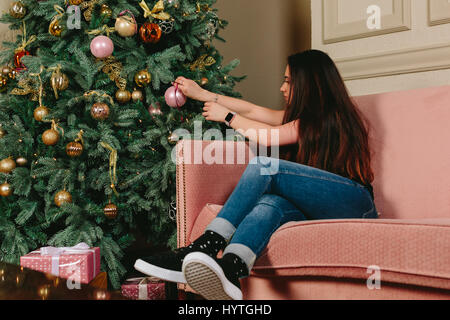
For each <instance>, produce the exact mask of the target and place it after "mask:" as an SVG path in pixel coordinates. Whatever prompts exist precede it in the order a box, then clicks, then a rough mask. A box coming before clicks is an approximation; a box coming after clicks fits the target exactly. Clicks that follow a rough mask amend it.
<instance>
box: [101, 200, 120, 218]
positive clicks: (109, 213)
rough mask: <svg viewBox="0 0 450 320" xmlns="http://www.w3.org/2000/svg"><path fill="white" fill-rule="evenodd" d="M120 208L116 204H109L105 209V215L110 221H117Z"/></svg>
mask: <svg viewBox="0 0 450 320" xmlns="http://www.w3.org/2000/svg"><path fill="white" fill-rule="evenodd" d="M117 212H118V208H117V206H116V205H115V204H114V203H109V204H107V205H106V207H105V208H104V209H103V213H104V214H105V216H106V217H107V218H108V219H115V218H116V217H117Z"/></svg>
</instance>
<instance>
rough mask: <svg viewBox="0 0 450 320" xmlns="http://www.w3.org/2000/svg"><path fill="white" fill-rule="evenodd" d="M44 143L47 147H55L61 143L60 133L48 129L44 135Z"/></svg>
mask: <svg viewBox="0 0 450 320" xmlns="http://www.w3.org/2000/svg"><path fill="white" fill-rule="evenodd" d="M42 141H43V142H44V144H45V145H47V146H53V145H55V144H57V143H58V141H59V132H58V131H56V130H54V129H48V130H46V131H44V133H43V134H42Z"/></svg>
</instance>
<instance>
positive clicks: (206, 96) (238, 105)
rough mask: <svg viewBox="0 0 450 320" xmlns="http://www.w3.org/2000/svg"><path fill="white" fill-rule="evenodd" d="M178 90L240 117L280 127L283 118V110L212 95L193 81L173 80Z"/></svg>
mask: <svg viewBox="0 0 450 320" xmlns="http://www.w3.org/2000/svg"><path fill="white" fill-rule="evenodd" d="M175 82H176V83H178V85H179V86H180V90H181V91H182V92H183V93H184V94H185V95H186V96H187V97H189V98H191V99H195V100H198V101H202V102H216V103H219V104H221V105H223V106H224V107H226V108H228V109H229V110H231V111H234V112H236V113H238V114H240V115H241V116H244V117H246V118H248V119H251V120H255V121H258V122H263V123H267V124H270V125H274V126H276V125H281V124H282V123H283V118H284V113H285V111H284V110H272V109H269V108H265V107H260V106H257V105H255V104H253V103H250V102H247V101H245V100H242V99H237V98H233V97H227V96H224V95H219V94H216V93H212V92H210V91H208V90H205V89H203V88H202V87H200V86H199V85H198V84H197V83H196V82H195V81H193V80H190V79H186V78H184V77H178V78H177V79H176V80H175Z"/></svg>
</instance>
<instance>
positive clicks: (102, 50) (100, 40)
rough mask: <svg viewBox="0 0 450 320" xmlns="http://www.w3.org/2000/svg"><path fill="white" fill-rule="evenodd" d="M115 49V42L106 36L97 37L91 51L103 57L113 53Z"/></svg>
mask: <svg viewBox="0 0 450 320" xmlns="http://www.w3.org/2000/svg"><path fill="white" fill-rule="evenodd" d="M113 51H114V43H113V42H112V40H111V39H110V38H108V37H105V36H98V37H95V38H94V39H93V40H92V42H91V52H92V54H93V55H94V56H95V57H96V58H99V59H103V58H106V57H109V56H110V55H112V53H113Z"/></svg>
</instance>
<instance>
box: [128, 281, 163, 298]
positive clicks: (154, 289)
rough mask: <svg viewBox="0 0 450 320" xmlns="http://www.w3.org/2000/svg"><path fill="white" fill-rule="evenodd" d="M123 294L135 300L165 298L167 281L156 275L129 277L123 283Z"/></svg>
mask: <svg viewBox="0 0 450 320" xmlns="http://www.w3.org/2000/svg"><path fill="white" fill-rule="evenodd" d="M122 295H123V296H124V297H127V298H130V299H133V300H165V299H166V288H165V283H164V281H163V280H161V279H158V278H155V277H146V278H131V279H127V280H126V281H125V283H124V284H122Z"/></svg>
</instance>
